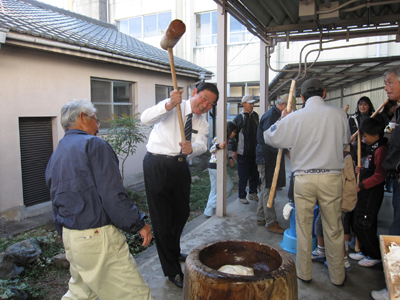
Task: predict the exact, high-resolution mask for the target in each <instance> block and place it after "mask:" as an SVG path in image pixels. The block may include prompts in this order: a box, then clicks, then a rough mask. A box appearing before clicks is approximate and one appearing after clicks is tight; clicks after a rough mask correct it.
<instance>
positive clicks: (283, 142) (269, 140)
mask: <svg viewBox="0 0 400 300" xmlns="http://www.w3.org/2000/svg"><path fill="white" fill-rule="evenodd" d="M293 114H294V113H292V114H290V115H288V116H286V117H285V118H283V119H281V120H279V121H277V122H275V123H274V124H273V125H271V127H269V129H268V130H266V131H264V140H265V143H266V144H267V145H269V146H271V147H274V148H287V149H291V148H292V146H293V142H292V141H293V140H294V137H293V138H292V137H290V136H288V135H290V134H291V133H292V131H291V130H289V128H288V123H289V122H290V119H291V117H292V115H293Z"/></svg>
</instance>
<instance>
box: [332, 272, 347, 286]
mask: <svg viewBox="0 0 400 300" xmlns="http://www.w3.org/2000/svg"><path fill="white" fill-rule="evenodd" d="M346 280H347V274H346V273H344V280H343V283H342V284H334V283H332V284H333V285H336V286H344V283H345V282H346Z"/></svg>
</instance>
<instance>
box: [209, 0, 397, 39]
mask: <svg viewBox="0 0 400 300" xmlns="http://www.w3.org/2000/svg"><path fill="white" fill-rule="evenodd" d="M214 1H215V2H216V3H217V4H218V5H221V6H222V7H224V8H225V10H226V11H228V12H229V13H230V14H231V15H232V16H233V17H235V18H236V19H237V20H238V21H239V22H241V23H242V24H243V25H245V26H246V27H247V29H248V30H249V31H250V32H252V33H253V34H254V35H256V36H258V37H259V38H260V39H261V40H262V41H264V42H265V43H266V44H267V45H272V44H275V43H277V42H283V41H305V40H319V39H320V38H322V39H350V38H356V37H366V36H378V35H398V34H399V31H398V20H399V19H400V0H386V1H385V0H383V1H382V0H339V1H330V0H302V1H299V0H214Z"/></svg>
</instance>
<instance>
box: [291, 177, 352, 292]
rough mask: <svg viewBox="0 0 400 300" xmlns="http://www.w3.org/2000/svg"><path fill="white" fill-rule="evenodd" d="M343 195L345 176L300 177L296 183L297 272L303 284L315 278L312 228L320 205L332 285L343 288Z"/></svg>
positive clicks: (296, 179)
mask: <svg viewBox="0 0 400 300" xmlns="http://www.w3.org/2000/svg"><path fill="white" fill-rule="evenodd" d="M342 193H343V185H342V175H341V174H320V175H298V176H296V178H295V180H294V201H295V204H296V232H297V256H296V268H297V276H298V277H299V278H301V279H303V280H310V279H311V277H312V261H311V252H312V250H313V249H312V227H313V218H314V209H315V205H316V204H318V206H319V209H320V212H321V220H322V227H323V232H324V242H325V254H326V260H327V262H328V269H329V276H330V278H331V282H332V283H334V284H342V283H343V281H344V278H345V270H344V263H343V256H344V252H343V251H344V250H343V249H344V246H343V244H344V236H343V226H342V222H341V219H340V218H341V207H342Z"/></svg>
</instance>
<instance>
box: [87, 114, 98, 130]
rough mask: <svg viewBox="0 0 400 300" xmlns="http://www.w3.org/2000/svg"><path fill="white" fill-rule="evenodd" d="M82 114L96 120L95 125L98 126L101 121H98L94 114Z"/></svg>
mask: <svg viewBox="0 0 400 300" xmlns="http://www.w3.org/2000/svg"><path fill="white" fill-rule="evenodd" d="M84 115H85V116H86V117H88V118H89V117H90V118H91V119H93V120H94V121H95V122H96V124H97V126H99V127H100V124H101V121H100V120H99V119H97V118H96V117H95V116H89V115H87V114H85V113H84Z"/></svg>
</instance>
